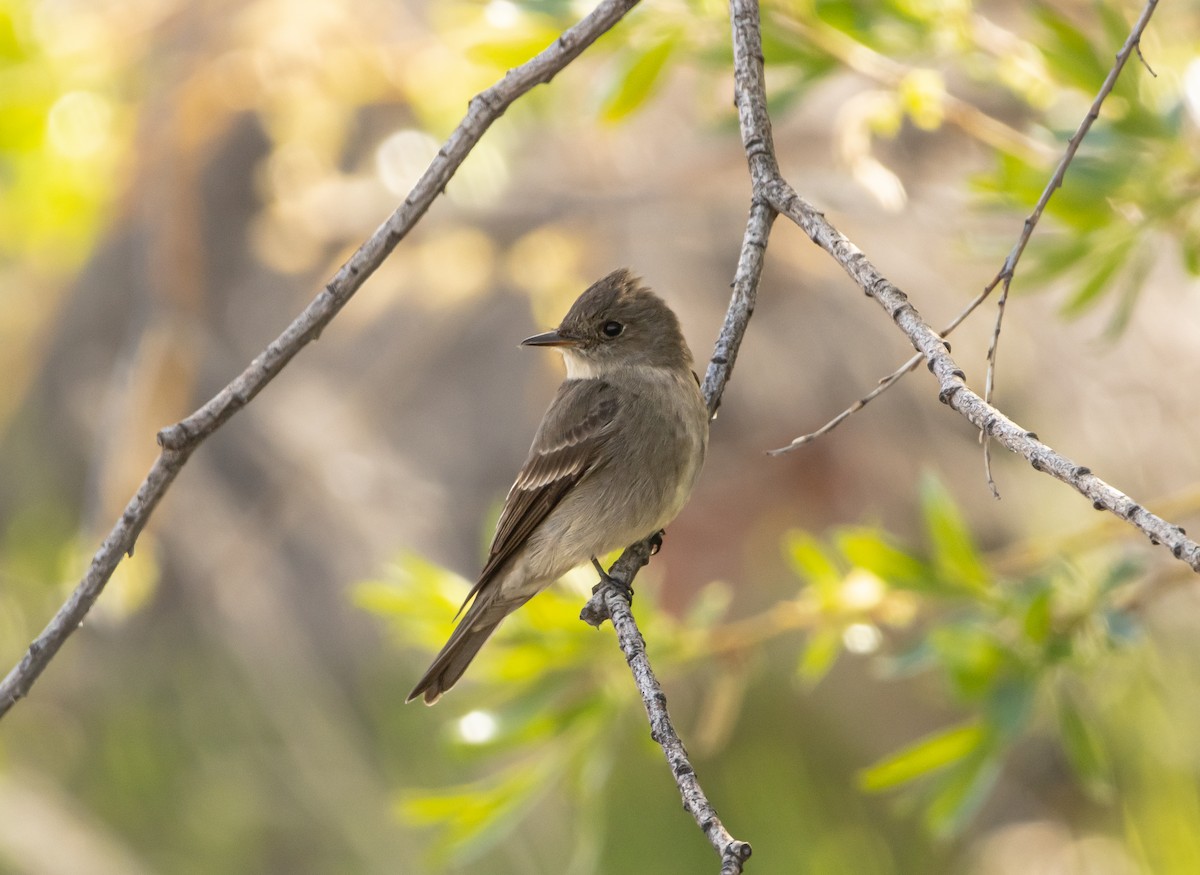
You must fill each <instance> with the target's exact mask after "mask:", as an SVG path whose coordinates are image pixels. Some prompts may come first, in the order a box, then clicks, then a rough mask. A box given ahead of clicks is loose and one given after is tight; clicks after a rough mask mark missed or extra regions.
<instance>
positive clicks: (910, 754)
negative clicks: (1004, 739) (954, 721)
mask: <svg viewBox="0 0 1200 875" xmlns="http://www.w3.org/2000/svg"><path fill="white" fill-rule="evenodd" d="M986 735H987V733H986V730H985V729H984V727H983V725H982V724H981V723H980V722H979V721H978V720H974V719H973V720H969V721H967V722H966V723H960V724H959V725H957V726H951V727H950V728H948V729H943V730H941V731H940V732H935V733H933V734H932V735H927V736H925V737H924V738H922V739H920V740H918V741H916V742H914V743H912V744H910V745H908V746H907V747H905V748H903V749H901V750H899V751H897V752H896V753H893V754H889V755H888V756H886V757H884V758H883V759H882V760H880V761H879V762H877V763H875V765H873V766H870V767H869V768H867V769H864V770H863V771H861V772H860V773H859V776H858V783H859V786H860V787H862V788H863V789H864V790H867V791H869V792H872V793H878V792H881V791H883V790H891V789H894V788H895V787H899V786H900V785H901V784H907V783H908V782H910V781H914V780H916V779H918V778H923V777H925V776H927V775H930V774H932V773H934V772H936V771H938V770H939V769H944V768H946V767H947V766H949V765H952V764H953V763H956V762H958V761H959V760H961V759H963V757H965V756H967V755H968V754H970V753H971V752H972V751H975V750H976V749H978V748H979V746H980V744H981V743H982V742H983V740H984V738H985V737H986Z"/></svg>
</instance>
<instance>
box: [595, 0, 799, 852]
mask: <svg viewBox="0 0 1200 875" xmlns="http://www.w3.org/2000/svg"><path fill="white" fill-rule="evenodd" d="M744 14H745V10H743V9H739V7H738V5H737V4H736V3H735V4H731V6H730V17H731V21H732V27H733V44H734V48H733V55H734V103H735V104H736V106H737V110H738V118H739V121H740V124H741V131H742V144H743V146H744V148H745V151H746V160H747V163H748V165H749V170H750V178H751V191H752V195H751V201H750V214H749V216H748V218H747V220H746V231H745V233H744V234H743V236H742V247H741V250H740V252H739V254H738V263H737V269H736V271H735V272H734V278H733V283H732V287H733V296H732V298H731V299H730V301H729V308H728V309H727V310H726V312H725V322H724V324H723V325H722V326H721V332H720V334H719V335H718V336H717V341H716V344H715V347H714V349H713V354H712V358H711V359H710V360H709V363H708V369H707V371H706V372H705V375H704V382H703V384H702V386H701V389H702V391H703V393H704V400H705V402H706V403H707V404H708V410H709V415H710V416H713V417H715V416H716V413H717V409H718V408H719V407H720V406H721V397H722V395H723V394H724V392H725V386H726V385H727V384H728V382H729V378H730V375H731V374H732V372H733V365H734V363H735V361H736V360H737V353H738V349H739V348H740V347H741V343H742V338H743V336H744V335H745V333H746V326H747V325H748V324H749V322H750V317H751V316H752V315H753V313H754V306H755V302H756V301H757V297H758V284H759V280H760V279H761V277H762V269H763V260H764V255H765V253H766V249H767V243H768V241H769V239H770V235H771V226H772V224H773V223H774V222H775V216H776V215H777V212H776V210H775V209H774V208H773V207H772V206H771V204H770V203H768V202H767V200H766V199H765V198H763V197H762V196H761V194H760V193H759V190H760V188H761V187H762V185H763V184H765V182H766V181H767V180H769V179H771V178H774V177H776V176H778V175H779V165H778V163H777V162H776V160H775V146H774V143H773V141H772V137H771V120H770V117H769V116H768V115H767V110H766V103H765V101H760V100H758V99H757V95H758V94H759V93H761V92H759V91H758V90H756V89H757V86H756V83H757V82H759V81H761V79H762V76H763V70H762V44H761V38H760V37H759V36H758V31H757V25H755V27H753V28H746V27H743V26H739V23H738V16H739V15H744ZM754 14H755V16H756V20H757V9H755V11H754ZM650 553H651V544H650V540H649V539H647V540H645V541H641V542H639V543H637V544H633V545H631V546H630V547H628V548H627V549H626V550H625V551H624V552H623V553H622V554H621V556H620V558H619V559H617V561H616V562H615V563H614V564H613V566H612V568H610V569H609V571H608V575H609V577H610V578H611V579H612V580H613V581H615V582H616V585H608V584H605V583H604V582H603V581H602V582H601V584H600V585H599V586H598V587H597V588H596V591H595V593H594V594H593V596H592V598H591V600H590V601H589V602H588V603H587V604H586V605H584V607H583V610H582V611H580V615H579V616H580V619H582V620H583V621H584V622H586V623H590V624H591V625H593V626H599V625H601V624H602V623H603V622H604V621H605V620H606V619H611V620H612V622H613V626H614V627H616V628H617V636H618V639H619V640H620V643H621V649H622V651H624V653H625V658H626V659H627V660H628V661H629V665H630V668H631V669H632V670H633V675H634V679H635V680H636V682H637V685H638V690H639V692H640V693H641V696H642V702H643V704H644V705H645V706H646V713H647V715H648V716H649V718H650V724H651V726H652V727H654V732H655V740H656V741H658V742H659V744H661V745H662V747H663V751H664V753H666V755H667V760H668V762H670V764H671V771H672V772H674V773H675V776H676V782H677V783H678V784H679V791H680V794H681V795H682V796H683V800H684V807H685V808H686V809H687V810H688V812H689V813H690V814H691V815H692V817H693V818H695V820H696V823H697V824H699V825H700V828H701V829H702V830H704V834H705V835H706V836H708V839H709V841H710V842H712V845H713V847H714V848H715V849H716V851H717V853H718V854H720V855H721V875H740V873H741V872H742V868H743V864H744V863H745V861H746V860H747V859H749V857H750V853H751V849H750V845H749V844H748V843H747V842H742V841H738V840H737V839H734V838H733V836H731V835H730V834H729V832H728V830H726V829H725V826H724V825H723V824H722V823H721V820H720V818H719V817H717V813H716V811H715V810H714V809H713V807H712V806H711V805H710V804H709V803H708V800H707V799H706V798H705V797H704V794H703V792H702V791H701V790H700V787H699V785H698V784H695V770H694V769H693V768H692V766H691V763H690V762H689V761H688V759H687V752H686V751H685V750H684V749H683V745H682V744H680V743H679V737H678V735H676V734H675V730H674V728H673V726H672V724H671V718H670V716H669V715H668V714H667V700H666V697H665V696H664V695H663V693H662V688H661V687H660V686H659V685H658V681H657V680H656V679H655V678H654V674H653V672H652V671H651V670H650V665H649V663H648V662H644V660H645V642H644V641H643V640H642V637H641V634H640V633H638V630H637V625H636V624H635V622H634V619H633V614H632V612H631V610H630V607H629V601H628V599H627V598H626V594H625V591H624V590H623V589H622V585H623V586H625V587H628V586H630V585H631V584H632V583H633V578H634V575H636V574H637V572H638V570H639V569H640V568H641V567H642V566H643V565H645V564H646V562H647V561H649V557H650ZM622 627H626V629H627V631H624V632H623V631H622ZM643 662H644V670H642V669H640V668H638V666H639V665H641V664H642V663H643ZM660 727H661V730H660ZM664 738H669V739H674V741H673V742H672V743H671V744H668V743H667V742H665V741H664V740H663V739H664ZM693 784H694V787H693V786H692V785H693Z"/></svg>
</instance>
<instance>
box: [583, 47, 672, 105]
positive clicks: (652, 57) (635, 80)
mask: <svg viewBox="0 0 1200 875" xmlns="http://www.w3.org/2000/svg"><path fill="white" fill-rule="evenodd" d="M677 45H678V40H677V39H676V38H675V37H673V36H672V37H669V38H667V39H664V40H660V41H659V42H656V43H654V44H653V45H651V46H650V47H649V48H647V49H645V50H644V51H642V52H639V53H636V54H633V55H631V60H630V61H628V62H627V64H626V66H625V69H624V70H623V71H622V72H621V74H620V76H619V78H618V79H617V84H616V87H615V88H614V89H613V90H612V92H611V93H610V94H609V96H608V98H607V99H606V100H605V101H604V105H603V106H602V107H601V108H600V117H601V118H602V119H604V120H605V121H606V122H616V121H620V120H621V119H623V118H625V117H626V116H628V115H630V114H631V113H633V112H635V111H637V110H638V109H639V108H640V107H641V106H642V104H644V103H645V102H646V101H647V100H649V98H650V96H651V95H652V94H653V93H654V91H655V89H656V87H657V86H658V84H659V81H660V79H661V77H662V71H663V68H664V67H665V66H666V63H667V60H668V59H669V58H670V57H671V54H672V53H673V52H674V51H675V48H676V46H677Z"/></svg>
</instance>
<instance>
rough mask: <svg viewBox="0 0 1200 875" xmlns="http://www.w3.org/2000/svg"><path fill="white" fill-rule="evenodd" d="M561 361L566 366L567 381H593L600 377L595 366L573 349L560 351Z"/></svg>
mask: <svg viewBox="0 0 1200 875" xmlns="http://www.w3.org/2000/svg"><path fill="white" fill-rule="evenodd" d="M562 354H563V361H564V362H566V364H567V379H568V380H594V379H596V378H597V377H599V376H602V374H601V372H600V370H599V369H598V368H596V366H595V364H593V363H592V362H590V361H588V360H587V359H585V358H584V357H583V356H581V355H580V354H579V353H577V352H575V351H574V350H573V349H564V350H562Z"/></svg>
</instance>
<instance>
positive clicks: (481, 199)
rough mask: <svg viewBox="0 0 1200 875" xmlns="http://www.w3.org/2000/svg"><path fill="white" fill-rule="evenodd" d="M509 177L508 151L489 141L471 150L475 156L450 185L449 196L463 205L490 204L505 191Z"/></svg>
mask: <svg viewBox="0 0 1200 875" xmlns="http://www.w3.org/2000/svg"><path fill="white" fill-rule="evenodd" d="M508 178H509V172H508V160H507V159H506V158H505V157H504V153H503V152H502V151H501V150H500V149H498V148H497V147H496V146H495V145H494V144H493V143H492V142H491V141H487V140H485V141H484V142H482V143H480V144H479V145H478V146H476V147H475V148H474V149H472V150H471V156H470V157H469V158H467V160H466V161H464V162H463V165H462V167H460V168H459V169H458V173H456V174H454V178H453V179H451V180H450V182H449V183H448V184H447V185H446V197H448V198H450V200H452V201H454V202H455V203H457V204H462V205H463V206H469V207H486V206H490V205H491V204H494V203H495V202H496V201H497V200H499V199H500V196H501V195H502V194H504V190H505V189H506V188H507V187H508Z"/></svg>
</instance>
